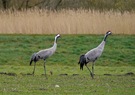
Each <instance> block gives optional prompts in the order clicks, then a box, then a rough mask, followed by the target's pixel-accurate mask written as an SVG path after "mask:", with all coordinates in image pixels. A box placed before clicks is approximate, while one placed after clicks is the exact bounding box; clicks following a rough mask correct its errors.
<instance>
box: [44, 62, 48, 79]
mask: <svg viewBox="0 0 135 95" xmlns="http://www.w3.org/2000/svg"><path fill="white" fill-rule="evenodd" d="M44 71H45V77H46V79H47V75H46V66H45V60H44Z"/></svg>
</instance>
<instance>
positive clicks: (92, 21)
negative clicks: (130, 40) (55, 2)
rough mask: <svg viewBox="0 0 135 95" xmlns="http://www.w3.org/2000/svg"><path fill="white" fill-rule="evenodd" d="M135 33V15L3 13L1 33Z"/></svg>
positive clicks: (68, 12)
mask: <svg viewBox="0 0 135 95" xmlns="http://www.w3.org/2000/svg"><path fill="white" fill-rule="evenodd" d="M108 30H111V31H113V33H114V34H135V13H134V12H131V13H129V12H125V13H120V12H113V11H108V12H99V11H91V10H82V9H80V10H61V11H48V10H36V9H34V10H27V11H14V12H12V11H6V12H5V11H1V12H0V34H57V33H60V34H104V33H105V32H106V31H108Z"/></svg>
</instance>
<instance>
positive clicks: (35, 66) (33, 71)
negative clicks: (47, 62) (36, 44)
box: [32, 62, 36, 76]
mask: <svg viewBox="0 0 135 95" xmlns="http://www.w3.org/2000/svg"><path fill="white" fill-rule="evenodd" d="M35 67H36V62H34V69H33V73H32V74H33V76H34V73H35Z"/></svg>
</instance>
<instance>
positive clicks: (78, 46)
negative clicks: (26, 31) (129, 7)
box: [0, 31, 135, 66]
mask: <svg viewBox="0 0 135 95" xmlns="http://www.w3.org/2000/svg"><path fill="white" fill-rule="evenodd" d="M112 32H113V31H112ZM54 36H55V35H0V53H1V57H0V64H1V65H29V60H30V57H31V55H32V54H33V53H34V52H37V51H39V50H41V49H45V48H49V47H51V46H52V45H53V41H54ZM103 37H104V35H61V38H60V39H59V40H58V48H57V51H56V53H55V54H54V55H53V56H52V57H50V58H49V59H48V60H47V63H48V64H64V65H71V66H72V65H75V64H77V63H78V60H79V56H80V55H81V54H84V53H86V52H87V51H88V50H90V49H92V48H94V47H96V46H98V45H99V44H100V42H101V41H102V39H103ZM134 40H135V36H134V35H111V36H109V37H108V39H107V43H106V46H105V50H104V52H103V54H102V56H101V58H99V60H98V61H97V62H96V64H97V65H103V66H107V65H109V66H115V65H118V66H119V65H121V64H122V65H125V66H126V65H134V61H135V59H134V58H135V55H134V53H135V50H134V48H135V46H134V44H133V43H134ZM116 54H117V55H116ZM69 55H70V56H69ZM65 59H66V60H65ZM38 64H42V61H39V63H38Z"/></svg>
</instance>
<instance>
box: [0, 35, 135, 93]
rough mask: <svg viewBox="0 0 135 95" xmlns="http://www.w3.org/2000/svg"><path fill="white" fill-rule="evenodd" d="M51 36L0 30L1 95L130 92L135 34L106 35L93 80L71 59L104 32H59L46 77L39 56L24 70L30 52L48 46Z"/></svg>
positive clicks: (134, 78) (134, 86)
mask: <svg viewBox="0 0 135 95" xmlns="http://www.w3.org/2000/svg"><path fill="white" fill-rule="evenodd" d="M54 36H55V35H0V56H1V57H0V77H1V78H0V83H1V84H0V94H1V95H7V94H8V95H24V94H27V95H37V94H40V95H42V94H47V95H108V94H109V95H134V93H135V90H134V89H135V75H134V74H132V73H135V69H134V67H135V65H134V62H135V44H134V41H135V35H111V36H109V37H108V39H107V43H106V46H105V49H104V52H103V54H102V56H101V58H99V59H98V60H97V61H96V65H95V79H93V80H92V78H91V77H90V75H89V72H88V70H87V68H86V67H84V70H83V71H80V69H79V65H78V64H77V63H78V59H79V56H80V55H81V54H84V53H86V52H87V51H88V50H90V49H92V48H94V47H96V46H97V45H99V43H100V42H101V41H102V39H103V36H104V35H61V38H60V39H59V40H58V48H57V51H56V53H55V54H54V55H53V56H52V57H50V58H49V59H48V60H47V64H46V68H47V75H48V79H46V78H45V76H44V75H42V74H44V69H43V61H39V62H37V67H36V71H35V76H31V75H29V74H30V73H31V72H32V70H33V66H29V61H30V56H31V55H32V53H34V52H37V51H39V50H41V49H44V48H49V47H51V46H52V44H53V41H54ZM89 67H91V65H90V64H89ZM50 71H51V72H53V74H52V75H51V74H50ZM127 73H131V75H130V74H127ZM61 74H62V75H61ZM65 74H67V75H65ZM104 74H107V75H104ZM56 85H59V87H55V86H56Z"/></svg>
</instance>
